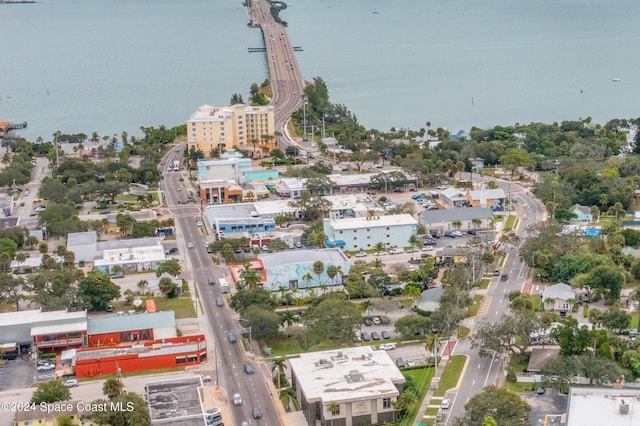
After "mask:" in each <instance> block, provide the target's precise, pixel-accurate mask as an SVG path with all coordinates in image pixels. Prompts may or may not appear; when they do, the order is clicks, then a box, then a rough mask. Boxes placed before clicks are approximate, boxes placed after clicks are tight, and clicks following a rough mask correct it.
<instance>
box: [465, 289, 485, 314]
mask: <svg viewBox="0 0 640 426" xmlns="http://www.w3.org/2000/svg"><path fill="white" fill-rule="evenodd" d="M482 299H484V296H482V295H480V294H477V295H475V296H474V297H473V302H471V305H469V309H468V310H467V317H475V316H476V315H478V309H480V305H481V304H482Z"/></svg>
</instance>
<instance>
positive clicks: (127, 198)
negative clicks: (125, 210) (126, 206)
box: [116, 194, 138, 203]
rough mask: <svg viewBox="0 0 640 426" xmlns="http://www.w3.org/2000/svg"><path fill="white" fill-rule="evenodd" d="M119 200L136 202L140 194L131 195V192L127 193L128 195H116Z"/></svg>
mask: <svg viewBox="0 0 640 426" xmlns="http://www.w3.org/2000/svg"><path fill="white" fill-rule="evenodd" d="M116 200H117V201H128V202H131V203H134V202H136V201H138V196H137V195H131V194H127V195H118V196H117V197H116Z"/></svg>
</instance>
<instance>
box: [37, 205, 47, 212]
mask: <svg viewBox="0 0 640 426" xmlns="http://www.w3.org/2000/svg"><path fill="white" fill-rule="evenodd" d="M46 209H47V208H46V207H45V206H38V207H36V208H35V212H36V213H40V212H43V211H45V210H46Z"/></svg>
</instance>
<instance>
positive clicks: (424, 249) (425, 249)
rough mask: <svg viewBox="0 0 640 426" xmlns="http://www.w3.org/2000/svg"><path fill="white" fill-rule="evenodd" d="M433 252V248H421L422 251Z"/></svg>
mask: <svg viewBox="0 0 640 426" xmlns="http://www.w3.org/2000/svg"><path fill="white" fill-rule="evenodd" d="M431 250H433V246H424V247H422V251H431Z"/></svg>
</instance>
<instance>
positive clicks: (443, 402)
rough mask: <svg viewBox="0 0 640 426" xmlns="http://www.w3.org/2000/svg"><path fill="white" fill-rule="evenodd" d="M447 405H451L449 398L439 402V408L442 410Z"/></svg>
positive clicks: (447, 406)
mask: <svg viewBox="0 0 640 426" xmlns="http://www.w3.org/2000/svg"><path fill="white" fill-rule="evenodd" d="M449 407H451V400H450V399H443V400H442V403H441V404H440V408H442V409H443V410H446V409H448V408H449Z"/></svg>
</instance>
